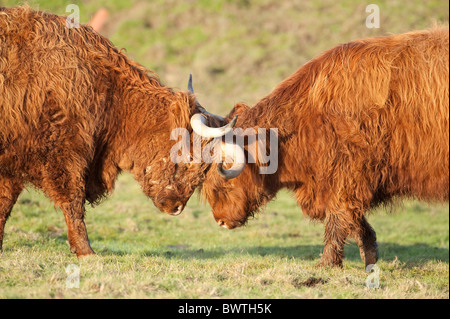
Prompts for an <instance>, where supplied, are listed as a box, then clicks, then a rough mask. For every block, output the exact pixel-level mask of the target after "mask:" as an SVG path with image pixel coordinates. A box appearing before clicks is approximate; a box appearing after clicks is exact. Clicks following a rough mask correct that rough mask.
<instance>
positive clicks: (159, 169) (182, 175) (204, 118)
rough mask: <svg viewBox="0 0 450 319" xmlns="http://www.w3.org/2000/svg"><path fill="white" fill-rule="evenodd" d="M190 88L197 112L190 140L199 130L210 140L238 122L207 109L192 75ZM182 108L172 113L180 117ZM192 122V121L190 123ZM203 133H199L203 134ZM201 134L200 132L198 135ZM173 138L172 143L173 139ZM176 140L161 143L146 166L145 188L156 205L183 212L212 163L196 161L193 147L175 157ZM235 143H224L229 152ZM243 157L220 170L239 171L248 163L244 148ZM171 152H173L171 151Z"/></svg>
mask: <svg viewBox="0 0 450 319" xmlns="http://www.w3.org/2000/svg"><path fill="white" fill-rule="evenodd" d="M188 90H189V104H190V106H189V108H190V110H189V113H191V114H193V115H192V116H191V118H190V121H188V122H190V124H191V127H190V128H189V133H190V134H189V139H190V140H189V141H188V142H189V143H190V144H191V145H192V144H193V139H194V136H195V134H192V130H193V131H194V132H196V133H197V134H199V133H200V134H201V136H203V139H202V144H203V145H204V144H206V143H207V142H208V141H209V139H211V138H213V137H220V136H223V135H225V134H227V133H230V132H231V131H232V129H233V126H234V125H235V123H236V118H235V119H234V120H232V121H228V120H227V119H224V118H222V117H220V116H217V115H213V114H211V113H209V112H207V111H206V110H205V109H204V108H203V107H202V106H201V105H200V103H199V102H198V100H197V99H196V98H195V95H194V90H193V87H192V76H191V77H190V79H189V83H188ZM178 113H179V110H178V109H174V110H172V115H173V116H174V117H175V119H177V118H178V117H180V115H177V114H178ZM172 126H173V127H172V129H174V128H179V127H180V128H184V126H185V125H184V123H181V124H180V123H175V125H172ZM187 126H188V125H187ZM200 134H199V135H200ZM197 137H198V136H197ZM170 142H171V143H170ZM173 144H174V143H173V141H169V142H168V143H167V145H162V146H160V149H161V151H160V155H159V156H155V160H154V161H152V162H151V164H150V165H149V166H148V167H147V168H146V170H145V174H144V177H143V178H144V183H143V185H144V186H143V188H144V192H145V193H146V194H147V196H149V197H150V198H152V200H153V203H154V204H155V206H156V207H157V208H158V209H160V210H161V211H165V212H167V213H168V214H171V215H179V214H180V213H181V212H182V211H183V209H184V207H185V206H186V203H187V201H188V200H189V198H190V197H191V196H192V194H193V193H194V191H195V189H196V188H197V187H198V186H199V185H201V184H202V183H203V181H204V180H205V179H206V174H207V172H208V170H209V169H210V166H211V163H208V162H204V161H192V159H193V156H194V154H193V150H192V148H191V151H190V154H189V156H187V157H186V158H185V160H182V161H174V160H173V158H172V155H173V154H172V152H173V148H172V149H171V147H173ZM231 147H232V145H231V144H226V143H224V144H223V148H224V150H225V152H229V151H230V148H231ZM238 152H239V158H240V159H241V160H240V162H242V163H241V164H240V167H237V168H236V167H234V168H232V169H226V168H224V167H223V166H222V165H219V168H218V170H217V171H218V173H219V174H220V175H221V176H223V177H225V178H232V177H235V176H237V175H238V174H239V172H240V171H241V170H242V169H243V167H244V165H245V163H244V162H245V161H244V160H243V159H244V154H243V151H242V150H241V149H240V150H238ZM169 154H170V155H169Z"/></svg>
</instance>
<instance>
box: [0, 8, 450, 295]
mask: <svg viewBox="0 0 450 319" xmlns="http://www.w3.org/2000/svg"><path fill="white" fill-rule="evenodd" d="M28 2H29V3H30V5H31V6H32V7H33V8H40V9H42V10H46V11H50V12H54V13H57V14H67V13H66V12H65V8H66V5H67V4H69V3H75V4H78V5H79V6H80V13H81V17H80V19H81V22H83V23H85V22H88V21H89V19H90V18H91V16H92V15H93V14H94V13H95V12H96V10H97V9H98V8H99V7H101V6H104V7H106V8H108V10H109V12H110V16H109V20H108V21H107V24H106V25H105V28H104V30H103V31H102V33H103V34H104V35H105V36H107V37H109V38H110V39H111V40H112V41H113V43H114V44H115V45H116V46H117V47H119V48H126V50H127V54H128V55H129V56H130V57H131V58H132V59H134V60H136V61H138V62H140V63H141V64H143V65H145V66H146V67H148V68H149V69H152V70H154V71H156V72H157V73H158V74H159V76H160V77H161V79H162V81H163V82H164V83H167V84H168V85H170V86H173V87H176V88H180V89H184V88H185V87H186V84H187V79H188V75H189V73H193V75H194V86H195V89H196V92H197V94H198V96H199V99H200V101H201V102H202V104H203V105H204V106H205V107H207V108H208V109H209V110H210V111H212V112H216V113H219V114H225V113H227V111H229V110H230V109H231V107H232V106H233V104H234V103H236V102H240V101H243V102H246V103H248V104H250V105H252V104H254V103H255V102H257V101H258V100H259V99H260V98H262V97H264V96H265V95H267V94H268V93H269V92H270V91H271V90H272V88H273V87H274V86H275V85H276V84H278V83H279V82H280V81H282V80H283V79H284V78H286V77H287V76H289V75H290V74H291V73H293V72H294V71H295V70H297V69H298V68H299V67H300V66H301V65H302V64H304V63H305V62H306V61H308V60H310V59H311V58H313V57H314V56H316V55H318V54H319V53H321V52H322V51H323V50H325V49H328V48H331V47H333V46H335V45H337V44H339V43H343V42H348V41H351V40H353V39H357V38H365V37H372V36H378V35H385V34H388V33H400V32H407V31H411V30H414V29H423V28H427V27H429V26H431V25H432V24H433V22H439V23H444V24H448V16H449V3H448V1H438V0H433V1H421V0H414V1H397V0H395V1H378V2H376V3H378V4H379V6H380V14H381V28H380V29H367V28H366V27H365V25H364V22H365V18H366V16H367V15H368V14H367V13H366V12H365V6H366V5H367V4H369V3H370V2H364V1H351V0H346V1H334V0H322V1H289V0H282V1H272V0H230V1H225V0H219V1H207V0H201V1H194V0H186V1H174V0H170V1H163V0H155V1H142V0H116V1H109V0H101V1H99V0H83V1H80V0H70V1H67V2H64V1H59V0H46V1H38V0H30V1H28ZM20 3H24V1H15V0H0V6H15V5H17V4H20ZM369 221H370V222H371V223H372V225H373V226H374V228H375V230H376V231H377V235H378V240H379V245H380V261H379V263H378V265H379V267H380V269H381V273H380V283H381V288H380V289H376V290H374V289H368V288H366V286H365V280H366V278H367V274H366V273H365V272H364V265H363V263H362V262H361V261H360V259H359V254H358V249H357V247H356V245H355V244H354V242H350V244H349V245H348V247H347V249H346V255H347V258H346V259H345V266H344V269H343V270H336V269H319V268H317V267H316V264H317V262H318V261H319V256H320V253H321V250H322V236H323V226H322V225H321V224H320V223H313V222H311V221H310V220H308V219H307V218H304V217H303V216H302V215H301V212H300V209H299V208H297V206H296V204H295V201H294V200H293V199H291V196H290V194H288V193H284V192H283V193H280V195H279V197H278V199H277V200H276V201H274V202H271V203H270V205H269V206H268V207H267V209H266V212H264V213H263V214H261V215H259V216H258V217H257V218H256V219H255V220H251V221H249V223H248V226H246V227H244V228H240V229H236V230H233V231H228V230H225V229H222V228H219V227H218V226H217V224H216V223H215V222H214V219H213V217H212V215H211V213H210V212H209V209H208V208H207V207H203V206H202V205H201V204H200V203H199V201H198V199H197V198H196V197H195V196H194V197H193V198H192V199H191V200H190V202H189V205H188V207H187V208H186V210H185V212H184V213H183V214H182V215H181V216H178V217H170V216H167V215H164V214H162V213H160V212H158V211H157V210H156V209H155V208H154V207H153V205H152V204H151V202H150V201H149V200H148V199H147V198H145V197H144V195H143V194H142V193H141V191H140V189H139V187H138V185H137V183H135V182H134V181H133V180H132V178H130V176H129V175H124V176H122V177H121V178H120V180H119V182H118V184H117V187H116V191H115V193H114V195H113V196H112V197H111V198H110V199H109V200H107V201H105V202H104V203H103V204H101V205H100V206H98V207H96V208H95V209H92V208H89V209H88V212H87V227H88V233H89V237H90V240H91V242H92V247H93V249H94V250H95V251H96V252H97V253H98V256H97V257H93V258H86V259H83V260H77V259H76V257H74V256H73V255H71V254H70V253H69V248H68V244H67V236H66V226H65V224H64V218H63V215H62V213H61V212H60V211H56V210H55V209H54V208H53V204H52V203H51V202H50V201H49V200H47V199H45V198H44V197H43V196H42V195H40V194H39V193H36V192H34V191H32V190H30V192H26V193H24V194H23V195H22V196H21V197H20V199H19V202H18V204H17V205H16V206H15V208H14V211H13V213H12V217H11V219H10V220H9V221H8V223H7V226H6V238H5V243H4V248H5V249H4V253H3V255H2V256H0V298H13V297H18V298H70V297H74V298H114V297H125V298H132V297H150V298H303V297H305V298H319V297H321V298H449V251H448V249H449V208H448V205H443V206H442V205H432V206H427V205H425V204H420V203H416V202H406V203H405V204H404V205H403V206H399V207H397V208H396V209H395V212H394V213H393V214H389V215H388V214H387V213H385V212H383V211H382V210H380V211H376V212H374V213H373V214H372V215H370V217H369ZM70 264H77V265H80V267H81V282H80V288H78V289H68V288H66V277H67V274H66V273H65V269H66V267H67V266H68V265H70ZM311 277H314V278H321V279H323V280H324V282H325V283H323V284H318V285H316V286H314V287H307V285H306V284H305V282H306V281H307V280H308V279H309V278H311Z"/></svg>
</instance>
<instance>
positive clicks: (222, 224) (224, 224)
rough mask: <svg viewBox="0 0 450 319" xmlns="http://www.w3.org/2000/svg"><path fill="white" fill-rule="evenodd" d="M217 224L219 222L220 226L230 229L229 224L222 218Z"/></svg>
mask: <svg viewBox="0 0 450 319" xmlns="http://www.w3.org/2000/svg"><path fill="white" fill-rule="evenodd" d="M217 224H219V226H220V227H223V228H227V229H229V227H228V225H227V224H226V223H225V221H223V220H222V219H219V220H218V221H217Z"/></svg>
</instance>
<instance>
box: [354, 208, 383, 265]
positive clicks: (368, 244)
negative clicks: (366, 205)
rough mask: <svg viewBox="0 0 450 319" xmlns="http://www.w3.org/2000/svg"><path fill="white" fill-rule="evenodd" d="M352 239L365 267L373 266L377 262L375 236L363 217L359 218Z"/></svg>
mask: <svg viewBox="0 0 450 319" xmlns="http://www.w3.org/2000/svg"><path fill="white" fill-rule="evenodd" d="M352 237H353V238H354V239H355V240H356V243H357V245H358V247H359V253H360V255H361V260H362V261H363V262H365V264H366V267H367V266H369V265H373V264H375V263H376V262H377V261H378V244H377V236H376V233H375V231H374V230H373V228H372V226H370V224H369V223H368V221H367V220H366V218H365V217H364V216H361V219H360V220H359V223H358V224H357V227H356V229H355V230H354V231H353V232H352Z"/></svg>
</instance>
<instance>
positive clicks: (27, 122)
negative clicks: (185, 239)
mask: <svg viewBox="0 0 450 319" xmlns="http://www.w3.org/2000/svg"><path fill="white" fill-rule="evenodd" d="M197 106H198V105H197V104H196V101H195V97H194V96H193V95H191V94H190V93H188V92H174V91H173V90H172V89H170V88H167V87H164V86H163V85H162V84H161V83H160V81H159V80H158V78H157V77H156V76H155V75H154V74H153V73H152V72H150V71H148V70H146V69H145V68H144V67H142V66H141V65H139V64H137V63H135V62H132V61H130V60H129V59H128V58H127V57H126V56H125V55H124V54H123V53H122V52H120V51H119V50H117V49H116V48H115V47H114V46H113V45H112V44H111V43H110V42H109V41H108V40H107V39H105V38H104V37H102V36H100V35H99V34H97V33H95V32H94V31H93V30H92V29H91V28H90V27H88V26H81V27H79V28H70V29H69V28H67V27H66V21H65V17H60V16H56V15H52V14H47V13H43V12H36V11H33V10H31V9H30V8H29V7H27V6H23V7H17V8H12V9H6V8H0V249H1V247H2V239H3V231H4V226H5V222H6V220H7V218H8V216H9V214H10V211H11V209H12V207H13V205H14V203H15V201H16V199H17V197H18V196H19V194H20V192H21V191H22V189H23V187H24V185H25V184H27V183H29V184H31V185H34V186H35V187H37V188H40V189H42V190H43V191H44V193H45V194H46V195H47V196H48V197H49V198H50V199H52V200H53V201H54V202H55V204H56V205H57V206H59V207H61V208H62V210H63V212H64V216H65V219H66V222H67V226H68V238H69V242H70V246H71V251H72V252H74V253H76V254H77V255H78V256H81V255H86V254H91V253H93V251H92V250H91V248H90V246H89V242H88V237H87V233H86V228H85V224H84V221H83V218H84V202H85V200H87V201H88V202H90V203H98V202H99V201H100V200H101V199H102V198H103V197H104V196H105V195H106V193H109V192H111V191H112V190H113V187H114V181H115V180H116V177H117V175H118V174H119V173H120V172H121V171H122V170H130V171H131V172H132V173H133V174H134V176H135V178H136V180H137V181H139V183H140V184H141V186H142V189H143V191H144V192H145V194H146V195H148V196H150V197H151V198H152V199H154V202H155V204H156V206H158V208H160V209H163V210H166V211H168V212H169V213H170V212H171V211H172V210H173V209H174V208H176V207H178V206H179V205H183V206H184V204H185V202H183V201H180V200H179V198H186V200H187V199H188V198H189V196H191V194H192V192H193V191H194V186H193V185H191V184H190V183H188V181H187V180H185V179H184V177H183V175H182V174H183V173H184V171H183V169H179V170H177V167H176V165H175V164H174V163H172V161H170V158H169V151H170V148H171V146H172V145H173V144H174V143H175V141H170V132H171V130H172V129H173V128H177V127H186V128H188V127H189V118H190V116H191V115H192V114H193V113H195V112H196V108H197ZM201 167H202V165H200V168H201ZM200 168H199V167H196V169H197V170H200ZM198 178H204V177H203V176H202V174H199V175H198ZM191 181H193V182H196V180H195V178H194V179H191ZM196 183H197V185H198V183H199V182H196Z"/></svg>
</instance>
